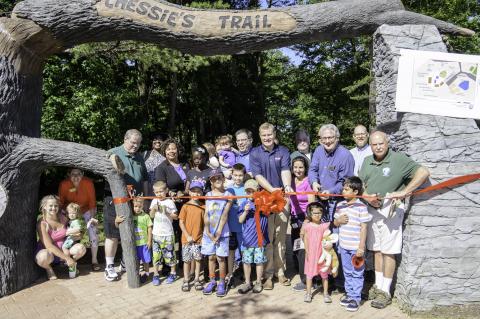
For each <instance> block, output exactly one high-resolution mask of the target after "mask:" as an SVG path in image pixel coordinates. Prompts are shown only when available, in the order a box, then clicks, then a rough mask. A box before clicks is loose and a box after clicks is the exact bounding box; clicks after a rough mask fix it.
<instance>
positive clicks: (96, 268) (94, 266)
mask: <svg viewBox="0 0 480 319" xmlns="http://www.w3.org/2000/svg"><path fill="white" fill-rule="evenodd" d="M100 270H102V267H100V265H99V264H92V271H95V272H96V271H100Z"/></svg>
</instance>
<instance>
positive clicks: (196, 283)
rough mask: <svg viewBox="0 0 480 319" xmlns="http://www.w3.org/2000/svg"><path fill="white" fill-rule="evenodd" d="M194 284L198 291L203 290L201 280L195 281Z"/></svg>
mask: <svg viewBox="0 0 480 319" xmlns="http://www.w3.org/2000/svg"><path fill="white" fill-rule="evenodd" d="M193 286H194V287H195V290H197V291H200V290H203V284H202V283H201V282H200V280H196V281H194V282H193Z"/></svg>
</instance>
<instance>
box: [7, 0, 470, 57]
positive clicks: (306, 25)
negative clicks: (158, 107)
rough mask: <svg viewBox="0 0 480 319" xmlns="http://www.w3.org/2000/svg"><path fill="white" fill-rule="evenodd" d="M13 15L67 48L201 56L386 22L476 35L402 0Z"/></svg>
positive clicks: (29, 1) (61, 4)
mask: <svg viewBox="0 0 480 319" xmlns="http://www.w3.org/2000/svg"><path fill="white" fill-rule="evenodd" d="M12 17H14V18H15V17H16V18H22V19H27V20H30V21H33V22H34V23H36V24H37V25H39V26H40V27H42V28H44V29H46V30H48V31H49V32H50V33H51V34H52V36H53V38H55V39H56V40H57V41H59V42H60V43H61V44H62V46H63V47H64V48H68V47H71V46H74V45H77V44H80V43H86V42H95V41H112V40H140V41H147V42H155V43H159V44H160V45H162V46H164V47H169V48H175V49H178V50H181V51H183V52H186V53H193V54H201V55H214V54H237V53H246V52H252V51H259V50H265V49H272V48H278V47H282V46H287V45H292V44H295V43H306V42H312V41H319V40H332V39H339V38H349V37H355V36H359V35H362V34H372V33H373V32H374V31H375V30H376V29H377V28H378V27H379V26H380V25H382V24H392V25H403V24H432V25H435V26H436V27H437V28H438V29H439V30H440V31H442V32H444V33H451V34H460V35H472V34H473V32H472V31H470V30H468V29H465V28H461V27H458V26H455V25H453V24H451V23H448V22H444V21H440V20H437V19H434V18H431V17H427V16H424V15H421V14H418V13H414V12H409V11H406V10H405V8H404V6H403V4H402V2H401V1H400V0H349V1H345V0H344V1H330V2H322V3H318V4H312V5H304V6H293V7H285V8H273V9H267V10H202V9H193V8H188V7H183V6H177V5H174V4H171V3H168V2H165V1H162V0H26V1H23V2H20V3H19V4H18V5H17V6H16V7H15V9H14V11H13V15H12Z"/></svg>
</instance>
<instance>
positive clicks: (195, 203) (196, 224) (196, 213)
mask: <svg viewBox="0 0 480 319" xmlns="http://www.w3.org/2000/svg"><path fill="white" fill-rule="evenodd" d="M189 194H190V196H202V195H203V185H202V183H200V182H196V181H194V182H192V183H191V184H190V189H189ZM204 213H205V207H203V206H202V205H201V203H200V200H198V199H195V198H192V199H190V200H189V201H188V202H187V203H185V205H183V206H182V209H181V210H180V215H179V217H178V218H179V219H180V228H181V229H182V259H183V285H182V291H185V292H187V291H189V290H190V286H189V282H190V275H191V274H192V273H195V279H194V280H193V286H194V287H195V290H202V289H203V284H202V283H201V282H200V266H201V261H202V254H201V253H200V244H201V242H202V234H203V227H204V226H203V214H204Z"/></svg>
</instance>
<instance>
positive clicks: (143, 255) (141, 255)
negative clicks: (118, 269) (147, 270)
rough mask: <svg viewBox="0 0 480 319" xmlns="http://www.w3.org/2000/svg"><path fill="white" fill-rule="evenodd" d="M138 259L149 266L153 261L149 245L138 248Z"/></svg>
mask: <svg viewBox="0 0 480 319" xmlns="http://www.w3.org/2000/svg"><path fill="white" fill-rule="evenodd" d="M137 258H138V260H140V262H141V263H144V264H149V263H150V262H151V261H152V256H151V255H150V249H148V247H147V245H141V246H137Z"/></svg>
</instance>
